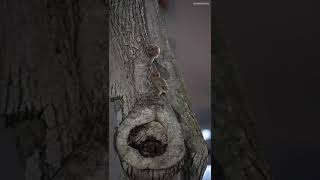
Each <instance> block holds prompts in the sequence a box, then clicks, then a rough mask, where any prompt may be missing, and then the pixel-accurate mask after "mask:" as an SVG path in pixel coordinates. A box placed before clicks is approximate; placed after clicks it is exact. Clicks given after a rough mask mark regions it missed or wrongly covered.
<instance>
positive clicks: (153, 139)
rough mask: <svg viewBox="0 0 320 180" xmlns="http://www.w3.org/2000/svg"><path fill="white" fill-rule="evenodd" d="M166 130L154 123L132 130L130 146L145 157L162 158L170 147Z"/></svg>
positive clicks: (129, 139)
mask: <svg viewBox="0 0 320 180" xmlns="http://www.w3.org/2000/svg"><path fill="white" fill-rule="evenodd" d="M167 142H168V138H167V132H166V128H165V127H163V125H162V124H160V123H159V122H156V121H152V122H149V123H146V124H143V125H140V126H136V127H134V128H133V129H131V130H130V133H129V137H128V144H129V146H131V147H132V148H134V149H137V150H138V151H139V153H140V154H141V155H142V156H144V157H156V156H161V155H163V154H164V153H165V152H166V149H167V146H168V143H167Z"/></svg>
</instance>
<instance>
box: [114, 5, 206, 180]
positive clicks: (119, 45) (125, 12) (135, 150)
mask: <svg viewBox="0 0 320 180" xmlns="http://www.w3.org/2000/svg"><path fill="white" fill-rule="evenodd" d="M109 3H110V17H109V19H110V21H109V27H110V28H109V29H110V34H109V38H110V41H109V59H110V61H109V63H110V64H109V65H110V66H109V67H110V84H109V86H110V91H109V96H110V99H111V101H112V103H111V106H113V109H114V110H113V111H114V112H113V113H114V114H116V118H115V119H111V121H116V122H117V124H118V127H117V128H116V132H115V135H114V136H115V142H114V143H115V149H116V152H117V154H118V156H119V160H120V162H121V166H122V169H123V172H124V174H125V176H126V177H125V178H124V179H186V180H188V179H191V180H196V179H201V177H202V175H203V171H204V168H205V165H206V162H207V157H208V150H207V147H206V145H205V142H204V140H203V138H202V134H201V131H200V129H199V126H198V123H197V120H196V118H195V116H194V113H193V112H192V110H191V103H190V101H189V97H188V96H187V92H186V89H185V85H184V82H183V79H182V76H181V74H180V73H179V71H178V69H177V65H176V62H175V58H174V57H173V54H172V52H171V50H170V47H169V44H168V38H167V36H166V31H165V29H164V25H163V23H162V20H161V18H160V15H159V7H158V3H157V1H156V0H133V1H126V0H110V1H109ZM150 43H154V44H157V45H158V46H159V47H160V48H161V53H160V56H159V57H158V58H157V59H156V60H155V62H154V63H153V64H151V65H150V57H148V56H147V55H146V52H145V49H146V46H147V45H148V44H150ZM155 71H159V72H160V74H161V77H163V78H164V79H165V80H166V82H167V84H168V88H169V90H168V93H167V94H166V95H165V96H161V97H158V96H157V95H156V94H155V93H154V91H155V88H154V86H153V84H152V83H151V78H150V77H151V73H152V72H155ZM152 149H153V150H154V151H155V153H154V154H153V155H152V156H148V154H152ZM150 151H151V152H150Z"/></svg>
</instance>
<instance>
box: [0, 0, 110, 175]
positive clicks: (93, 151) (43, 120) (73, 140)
mask: <svg viewBox="0 0 320 180" xmlns="http://www.w3.org/2000/svg"><path fill="white" fill-rule="evenodd" d="M0 8H1V9H0V13H1V15H0V17H1V21H0V23H1V26H0V32H1V38H0V40H1V41H0V42H1V54H0V58H1V61H0V63H1V64H0V67H1V71H0V73H1V77H0V84H1V89H0V98H1V99H0V102H1V103H0V113H1V121H2V122H5V125H6V128H10V129H11V130H12V132H13V133H14V134H15V137H16V148H17V150H18V156H19V159H20V161H21V164H22V165H23V171H24V178H25V179H27V180H40V179H41V180H58V179H59V180H72V179H76V180H85V179H107V178H108V176H107V173H108V171H107V170H108V163H107V162H108V121H107V119H108V101H107V94H106V92H105V90H104V87H107V85H108V82H107V81H106V80H107V76H108V73H107V70H106V66H107V65H108V64H107V63H108V60H107V58H108V56H107V49H106V48H105V47H104V46H103V43H105V42H107V38H108V33H107V31H108V24H107V21H106V17H107V10H108V8H107V6H106V4H105V2H103V1H98V0H92V1H91V0H90V1H88V0H47V1H39V0H30V1H19V0H4V1H1V4H0Z"/></svg>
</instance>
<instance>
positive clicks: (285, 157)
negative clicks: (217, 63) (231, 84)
mask: <svg viewBox="0 0 320 180" xmlns="http://www.w3.org/2000/svg"><path fill="white" fill-rule="evenodd" d="M216 1H217V2H216V4H215V8H214V9H215V12H214V14H215V15H216V18H217V20H218V23H217V25H218V26H219V29H221V30H222V31H223V34H224V39H225V40H227V41H228V44H229V46H230V48H231V51H232V53H233V56H234V57H235V59H236V60H237V61H238V65H239V71H240V75H241V77H240V78H241V80H242V81H243V83H244V85H245V87H247V90H248V95H249V98H250V99H249V100H250V103H251V106H252V108H253V110H254V113H255V117H256V118H255V120H256V127H257V135H258V137H259V139H260V144H261V145H262V146H263V148H264V151H265V154H266V157H267V161H268V162H269V164H270V166H271V171H272V174H273V175H274V176H275V179H279V180H302V179H304V180H314V179H320V173H319V169H320V168H319V161H320V154H319V152H320V144H319V138H320V131H319V127H320V121H319V120H320V113H319V107H320V96H319V92H320V86H319V82H320V81H319V80H320V71H319V67H320V63H319V62H320V61H319V59H320V53H319V49H320V43H319V41H320V23H318V22H319V16H320V11H319V7H320V6H319V5H320V2H319V1H316V0H304V1H298V0H281V1H279V0H259V1H257V0H241V1H239V0H216Z"/></svg>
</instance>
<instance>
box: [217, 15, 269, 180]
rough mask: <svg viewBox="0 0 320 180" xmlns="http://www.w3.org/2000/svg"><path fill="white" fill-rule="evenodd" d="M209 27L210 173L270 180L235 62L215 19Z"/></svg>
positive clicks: (235, 179)
mask: <svg viewBox="0 0 320 180" xmlns="http://www.w3.org/2000/svg"><path fill="white" fill-rule="evenodd" d="M213 12H214V11H213ZM214 19H215V17H214ZM213 28H214V29H213V37H214V39H213V51H212V52H213V57H214V64H213V67H214V73H213V101H212V105H213V115H214V128H213V132H214V141H213V149H214V150H213V156H214V161H213V168H214V171H213V176H214V178H215V179H217V180H270V179H272V176H271V173H270V170H269V167H268V165H267V163H266V161H265V159H264V156H263V153H262V148H261V147H260V146H259V145H258V144H257V138H256V137H255V126H254V124H255V122H254V117H253V114H252V112H251V111H250V108H249V106H248V103H247V100H246V95H245V94H244V89H243V88H242V87H241V86H240V80H239V73H238V72H237V67H236V63H237V62H236V61H235V59H234V58H233V56H232V54H231V53H230V50H229V49H228V47H227V44H226V43H225V41H224V40H223V38H222V36H223V34H221V31H219V29H218V28H217V22H214V24H213Z"/></svg>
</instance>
